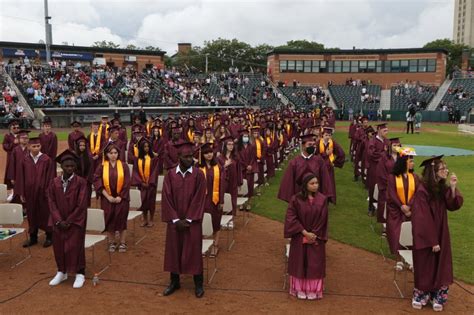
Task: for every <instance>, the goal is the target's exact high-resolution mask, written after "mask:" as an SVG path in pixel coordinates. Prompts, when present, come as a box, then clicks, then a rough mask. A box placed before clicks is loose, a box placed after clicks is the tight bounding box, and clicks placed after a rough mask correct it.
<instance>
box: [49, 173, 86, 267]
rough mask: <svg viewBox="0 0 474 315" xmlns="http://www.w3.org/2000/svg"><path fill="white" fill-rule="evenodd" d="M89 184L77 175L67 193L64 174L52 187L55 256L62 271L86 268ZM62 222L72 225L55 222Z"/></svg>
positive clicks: (50, 204)
mask: <svg viewBox="0 0 474 315" xmlns="http://www.w3.org/2000/svg"><path fill="white" fill-rule="evenodd" d="M87 185H88V184H87V181H86V180H85V179H84V178H82V177H79V176H77V175H74V177H73V178H72V179H71V181H70V182H69V184H68V186H67V188H66V192H64V190H63V184H62V181H61V176H58V177H56V178H54V179H53V181H52V184H51V186H50V187H49V189H48V204H49V209H50V214H51V216H50V222H49V223H50V226H52V228H53V250H54V258H55V260H56V265H57V267H58V271H61V272H69V273H77V272H78V271H80V270H81V269H84V268H85V267H86V255H85V249H84V240H85V236H86V222H87V203H88V200H90V198H89V196H88V194H87ZM60 221H66V222H67V223H69V224H70V226H69V228H68V229H67V230H61V229H59V227H58V226H56V225H55V224H56V222H60Z"/></svg>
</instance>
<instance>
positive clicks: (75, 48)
mask: <svg viewBox="0 0 474 315" xmlns="http://www.w3.org/2000/svg"><path fill="white" fill-rule="evenodd" d="M0 48H21V49H45V45H44V44H39V43H19V42H2V41H0ZM51 50H61V51H74V52H77V51H83V52H91V53H115V54H129V55H146V56H164V55H165V54H166V51H155V50H141V49H140V50H139V49H124V48H103V47H90V46H71V45H51Z"/></svg>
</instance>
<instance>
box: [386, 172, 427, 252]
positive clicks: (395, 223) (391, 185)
mask: <svg viewBox="0 0 474 315" xmlns="http://www.w3.org/2000/svg"><path fill="white" fill-rule="evenodd" d="M414 176H415V194H416V190H417V189H418V188H419V186H420V181H419V179H418V176H416V175H415V174H414ZM403 187H404V188H405V198H406V199H408V179H407V178H405V177H404V176H403ZM414 196H415V195H413V197H412V198H411V200H410V201H409V202H408V204H407V205H408V206H409V207H410V208H412V215H413V211H416V209H414V208H413V202H414V200H415V198H414ZM401 206H402V202H401V201H400V198H399V197H398V194H397V186H396V181H395V176H394V175H391V174H390V175H389V177H388V182H387V228H386V233H387V242H388V246H389V247H390V252H391V253H392V254H394V255H395V254H397V253H398V250H399V249H400V244H399V241H400V231H401V229H402V223H403V222H405V221H410V220H411V218H409V217H407V216H406V215H405V214H404V213H403V212H402V210H401Z"/></svg>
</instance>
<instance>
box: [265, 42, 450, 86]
mask: <svg viewBox="0 0 474 315" xmlns="http://www.w3.org/2000/svg"><path fill="white" fill-rule="evenodd" d="M447 53H448V52H447V51H446V50H444V49H425V48H408V49H352V50H324V51H314V50H313V51H311V50H291V49H279V48H276V49H274V50H272V51H270V52H269V53H268V55H267V74H268V75H269V76H270V77H271V78H272V80H273V81H274V82H279V81H281V82H286V83H287V84H288V85H289V84H291V83H292V82H293V80H296V81H299V82H300V83H301V84H303V85H313V84H319V85H322V86H327V83H328V81H332V82H333V83H334V84H345V82H346V80H347V79H349V78H352V79H353V80H357V79H360V80H366V81H367V80H370V81H371V82H372V83H373V84H378V85H380V86H382V88H384V89H387V88H390V87H391V86H392V85H394V84H395V83H397V82H400V81H406V80H409V81H420V82H421V83H425V84H432V85H436V86H439V85H441V84H442V83H443V81H444V79H445V77H446V58H447Z"/></svg>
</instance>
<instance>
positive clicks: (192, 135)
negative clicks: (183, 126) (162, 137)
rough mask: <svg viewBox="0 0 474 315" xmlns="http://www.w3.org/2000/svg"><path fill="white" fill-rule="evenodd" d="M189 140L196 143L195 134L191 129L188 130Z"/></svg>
mask: <svg viewBox="0 0 474 315" xmlns="http://www.w3.org/2000/svg"><path fill="white" fill-rule="evenodd" d="M188 140H189V141H191V142H193V141H194V132H193V131H192V130H191V129H188Z"/></svg>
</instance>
